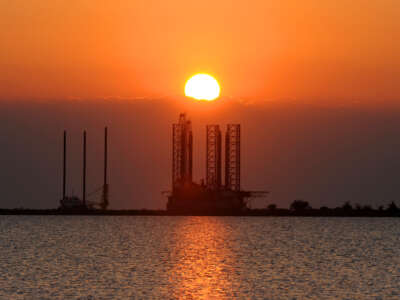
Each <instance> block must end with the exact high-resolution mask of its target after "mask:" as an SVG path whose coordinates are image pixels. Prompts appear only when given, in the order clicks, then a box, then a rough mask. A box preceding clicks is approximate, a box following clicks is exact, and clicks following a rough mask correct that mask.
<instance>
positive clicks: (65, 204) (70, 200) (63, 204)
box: [59, 127, 109, 213]
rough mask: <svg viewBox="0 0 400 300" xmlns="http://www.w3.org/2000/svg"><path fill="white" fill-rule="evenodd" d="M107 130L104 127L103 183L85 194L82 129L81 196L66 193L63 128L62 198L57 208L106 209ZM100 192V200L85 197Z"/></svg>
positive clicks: (65, 149)
mask: <svg viewBox="0 0 400 300" xmlns="http://www.w3.org/2000/svg"><path fill="white" fill-rule="evenodd" d="M107 140H108V131H107V127H105V128H104V176H103V179H104V181H103V185H102V186H101V187H100V188H98V189H96V190H94V191H93V192H91V193H90V194H89V195H86V130H85V131H83V144H82V145H83V169H82V198H79V197H78V196H75V195H72V196H67V195H66V178H67V132H66V131H65V130H64V136H63V144H64V147H63V148H64V151H63V182H62V189H63V190H62V193H63V194H62V198H61V200H60V207H59V210H61V211H70V212H77V213H79V212H85V211H89V210H94V209H100V210H103V211H104V210H106V209H107V207H108V204H109V200H108V190H109V186H108V181H107V154H108V142H107ZM98 192H101V198H100V201H90V200H88V199H87V197H90V196H94V195H95V194H97V193H98Z"/></svg>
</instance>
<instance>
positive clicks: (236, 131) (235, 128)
mask: <svg viewBox="0 0 400 300" xmlns="http://www.w3.org/2000/svg"><path fill="white" fill-rule="evenodd" d="M225 187H226V188H227V189H229V190H233V191H240V124H228V126H227V130H226V136H225Z"/></svg>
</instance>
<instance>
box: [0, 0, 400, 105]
mask: <svg viewBox="0 0 400 300" xmlns="http://www.w3.org/2000/svg"><path fill="white" fill-rule="evenodd" d="M399 33H400V2H399V1H398V0H370V1H367V0H335V1H333V0H332V1H321V0H303V1H297V0H296V1H295V0H279V1H277V0H276V1H272V0H270V1H266V0H259V1H255V0H247V1H232V0H219V1H215V0H212V1H211V0H203V1H187V0H185V1H184V0H169V1H155V0H147V1H133V0H115V1H109V0H80V1H67V0H41V1H33V0H14V1H7V0H0V45H1V46H0V68H1V71H0V99H34V98H54V99H68V98H75V97H76V98H87V99H92V98H93V99H94V98H103V97H127V98H130V97H132V98H133V97H159V96H165V95H166V96H174V95H177V94H182V93H183V85H184V82H185V79H187V78H188V77H189V76H190V75H192V74H193V73H195V72H199V71H202V72H209V73H211V74H213V75H215V76H216V78H217V79H218V80H219V81H220V82H221V84H222V93H223V95H224V96H233V97H242V98H249V99H250V98H251V99H271V100H276V99H299V100H303V101H309V100H311V101H317V100H319V101H322V100H323V101H333V102H335V101H338V102H339V101H361V102H365V103H369V102H377V101H379V102H382V101H386V102H387V103H389V102H396V100H397V101H398V100H400V84H399V81H400V80H399V78H400V39H399Z"/></svg>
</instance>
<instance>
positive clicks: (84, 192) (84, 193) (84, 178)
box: [82, 130, 86, 207]
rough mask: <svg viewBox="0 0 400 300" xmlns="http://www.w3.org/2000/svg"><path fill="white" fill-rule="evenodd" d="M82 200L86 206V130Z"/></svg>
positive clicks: (84, 135) (84, 137) (84, 132)
mask: <svg viewBox="0 0 400 300" xmlns="http://www.w3.org/2000/svg"><path fill="white" fill-rule="evenodd" d="M82 202H83V206H84V207H86V130H85V131H83V187H82Z"/></svg>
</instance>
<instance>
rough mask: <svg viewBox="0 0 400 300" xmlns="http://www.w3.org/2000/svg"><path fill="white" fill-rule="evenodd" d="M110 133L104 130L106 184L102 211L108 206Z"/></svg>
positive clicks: (104, 183)
mask: <svg viewBox="0 0 400 300" xmlns="http://www.w3.org/2000/svg"><path fill="white" fill-rule="evenodd" d="M107 160H108V131H107V127H105V128H104V182H103V197H102V198H103V199H102V202H101V209H103V210H104V209H107V206H108V182H107V167H108V165H107V163H108V161H107Z"/></svg>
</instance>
